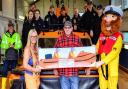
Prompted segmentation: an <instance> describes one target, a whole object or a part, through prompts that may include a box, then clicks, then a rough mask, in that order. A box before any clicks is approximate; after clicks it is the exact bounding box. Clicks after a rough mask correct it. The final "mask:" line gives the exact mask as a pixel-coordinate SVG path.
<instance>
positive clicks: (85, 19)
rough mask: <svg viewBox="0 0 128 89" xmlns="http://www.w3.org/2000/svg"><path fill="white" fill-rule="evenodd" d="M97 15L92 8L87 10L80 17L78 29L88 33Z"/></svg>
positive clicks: (92, 27)
mask: <svg viewBox="0 0 128 89" xmlns="http://www.w3.org/2000/svg"><path fill="white" fill-rule="evenodd" d="M97 17H98V15H97V13H96V12H95V11H94V10H93V9H92V11H91V12H90V11H89V10H87V12H85V13H84V14H83V15H82V17H81V20H80V30H81V31H85V32H88V33H90V30H93V29H94V25H95V23H96V19H97Z"/></svg>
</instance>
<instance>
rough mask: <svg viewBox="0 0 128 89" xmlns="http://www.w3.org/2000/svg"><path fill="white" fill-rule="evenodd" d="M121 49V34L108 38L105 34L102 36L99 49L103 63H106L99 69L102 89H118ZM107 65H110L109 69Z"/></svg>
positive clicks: (98, 45) (117, 33)
mask: <svg viewBox="0 0 128 89" xmlns="http://www.w3.org/2000/svg"><path fill="white" fill-rule="evenodd" d="M121 48H122V36H121V34H120V32H116V33H115V34H114V35H112V36H109V37H106V36H105V35H104V34H103V33H101V34H100V38H99V40H98V43H97V49H98V53H99V54H100V58H101V61H103V62H104V64H103V65H102V66H101V67H100V68H99V69H98V71H99V81H100V82H99V83H100V89H107V88H108V89H117V82H118V66H119V53H120V51H121ZM106 65H108V67H106ZM106 70H107V71H108V73H107V72H106ZM107 75H108V77H107ZM106 77H107V78H106Z"/></svg>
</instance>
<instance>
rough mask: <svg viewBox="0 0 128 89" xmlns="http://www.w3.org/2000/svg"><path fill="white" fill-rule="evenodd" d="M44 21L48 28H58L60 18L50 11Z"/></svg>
mask: <svg viewBox="0 0 128 89" xmlns="http://www.w3.org/2000/svg"><path fill="white" fill-rule="evenodd" d="M44 21H45V25H46V28H49V29H56V28H57V24H58V18H57V16H56V15H55V14H54V13H53V14H52V15H51V14H50V12H48V14H47V15H46V16H45V19H44Z"/></svg>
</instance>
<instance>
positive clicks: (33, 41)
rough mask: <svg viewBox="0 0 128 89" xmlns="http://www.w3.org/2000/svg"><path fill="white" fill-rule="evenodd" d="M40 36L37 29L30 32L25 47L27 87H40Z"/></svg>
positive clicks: (27, 88) (31, 88) (28, 88)
mask: <svg viewBox="0 0 128 89" xmlns="http://www.w3.org/2000/svg"><path fill="white" fill-rule="evenodd" d="M37 49H38V37H37V32H36V30H35V29H31V30H30V31H29V34H28V40H27V45H26V47H25V49H24V58H23V66H24V68H25V83H26V89H39V85H40V77H39V73H40V71H41V69H40V68H39V67H37V66H38V51H37Z"/></svg>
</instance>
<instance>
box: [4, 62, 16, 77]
mask: <svg viewBox="0 0 128 89" xmlns="http://www.w3.org/2000/svg"><path fill="white" fill-rule="evenodd" d="M3 62H4V64H3V73H2V74H3V75H2V76H3V77H7V75H8V71H9V70H12V69H15V68H16V64H17V60H4V61H3Z"/></svg>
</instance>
